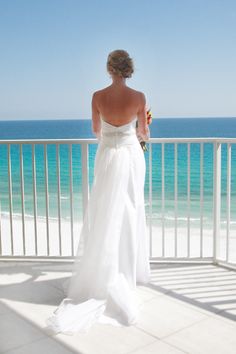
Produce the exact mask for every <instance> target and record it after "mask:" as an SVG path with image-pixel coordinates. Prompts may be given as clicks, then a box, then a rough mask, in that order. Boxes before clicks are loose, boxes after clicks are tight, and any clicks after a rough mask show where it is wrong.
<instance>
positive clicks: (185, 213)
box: [0, 138, 236, 267]
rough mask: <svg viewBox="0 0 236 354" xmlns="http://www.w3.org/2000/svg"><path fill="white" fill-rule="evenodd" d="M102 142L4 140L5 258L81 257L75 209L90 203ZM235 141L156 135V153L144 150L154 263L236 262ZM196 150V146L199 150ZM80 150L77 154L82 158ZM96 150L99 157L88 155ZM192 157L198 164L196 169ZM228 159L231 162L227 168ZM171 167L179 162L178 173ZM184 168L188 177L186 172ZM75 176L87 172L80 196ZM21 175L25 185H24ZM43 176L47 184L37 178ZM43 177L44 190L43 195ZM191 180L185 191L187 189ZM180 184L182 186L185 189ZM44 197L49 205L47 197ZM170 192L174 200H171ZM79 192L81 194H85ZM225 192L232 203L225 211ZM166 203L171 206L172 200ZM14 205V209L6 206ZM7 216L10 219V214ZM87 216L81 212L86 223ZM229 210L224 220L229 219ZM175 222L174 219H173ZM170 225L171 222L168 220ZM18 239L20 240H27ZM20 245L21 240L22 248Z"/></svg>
mask: <svg viewBox="0 0 236 354" xmlns="http://www.w3.org/2000/svg"><path fill="white" fill-rule="evenodd" d="M97 143H98V141H97V139H62V140H58V139H51V140H40V139H39V140H35V139H34V140H2V141H0V206H1V204H2V211H0V255H1V258H2V259H9V258H19V257H22V258H23V259H25V258H26V257H27V258H28V257H38V258H41V257H46V258H49V257H50V258H55V257H56V258H60V259H62V258H65V259H70V258H73V257H74V255H75V250H76V247H77V245H76V235H77V236H78V233H79V231H78V230H77V232H75V223H76V222H75V218H74V213H75V210H77V211H78V208H77V209H76V206H78V205H79V206H80V207H81V210H82V211H83V213H84V211H85V208H86V204H87V201H88V198H89V191H90V185H91V182H92V179H93V164H92V165H91V161H92V160H93V157H94V154H95V151H96V147H95V146H94V144H97ZM235 144H236V138H235V139H233V138H230V139H229V138H151V139H150V141H149V143H148V149H149V151H148V152H147V153H145V157H146V165H147V171H146V172H147V173H146V183H145V193H146V194H145V199H146V201H147V211H146V216H147V222H148V228H149V237H150V260H151V261H152V260H153V261H154V260H165V261H166V260H170V261H173V260H174V261H176V260H180V261H188V260H190V261H193V260H196V261H206V260H207V261H209V262H213V263H215V264H216V263H222V264H225V265H227V266H232V267H234V266H236V231H235V230H233V225H234V224H235V223H236V220H234V219H233V218H232V216H231V214H233V212H234V210H235V207H236V201H235V200H233V196H234V195H235V192H234V190H233V188H232V186H233V187H234V183H235V182H236V181H235V179H236V178H235V174H234V169H233V168H232V166H233V163H235V160H234V156H233V154H232V151H233V150H232V148H235ZM36 147H37V149H39V147H40V149H41V150H40V151H39V150H37V151H38V152H36ZM52 147H54V148H55V151H54V155H53V154H50V159H49V153H48V150H49V149H51V148H52ZM90 147H93V151H92V152H90ZM170 147H171V148H170ZM191 147H194V148H193V152H192V153H191ZM222 147H223V148H224V149H223V148H222ZM63 148H64V150H63ZM73 148H74V153H73ZM75 148H76V149H77V153H78V155H77V157H76V151H75ZM183 148H185V149H186V155H185V154H184V153H183ZM204 148H205V154H204ZM181 149H182V150H181ZM24 150H25V151H24ZM223 150H224V151H223ZM181 151H182V152H181ZM91 153H92V159H89V157H90V154H91ZM40 154H41V155H40ZM211 154H212V155H211ZM211 157H212V159H211ZM235 157H236V156H235ZM65 159H67V165H66V166H67V168H66V169H65V166H63V167H62V163H63V161H64V160H65ZM76 160H77V162H76ZM37 161H38V165H37ZM166 161H168V163H167V162H166ZM191 161H194V163H195V165H194V166H193V170H192V171H191ZM222 161H223V163H225V162H226V163H227V165H226V167H224V166H222ZM49 162H50V164H49ZM204 162H205V164H206V165H205V166H204ZM184 163H186V173H185V174H184V175H183V170H184V169H183V164H184ZM17 164H19V168H17V167H16V165H17ZM170 166H172V167H173V168H172V170H171V169H170ZM179 166H181V169H180V170H181V171H179V170H178V167H179ZM196 166H197V167H196ZM51 169H55V173H54V175H53V174H52V173H51ZM1 171H2V172H1ZM12 171H14V173H12ZM158 171H160V172H158ZM180 172H181V173H182V176H181V175H180V176H179V173H180ZM191 172H192V174H191ZM76 176H77V177H78V176H80V182H79V183H77V185H76V186H77V189H78V193H77V192H76V191H75V182H74V180H75V178H76ZM196 176H198V177H196ZM211 176H212V182H213V184H212V190H211V193H209V190H210V189H208V193H205V191H204V187H205V186H204V181H205V183H207V184H209V186H211ZM49 177H50V178H51V185H54V186H55V185H56V190H55V189H54V191H53V193H52V195H53V198H56V204H57V215H54V217H53V218H52V217H51V215H50V208H49V206H50V205H49V204H50V198H51V197H50V195H51V194H50V188H51V187H50V181H49ZM55 178H56V183H55ZM191 178H193V180H194V181H197V183H195V184H193V189H194V198H195V206H196V205H198V204H197V202H196V197H199V212H196V210H195V215H194V218H192V217H191V196H192V194H191V182H192V181H191ZM197 178H198V179H197ZM66 179H67V180H68V181H67V182H68V183H67V184H66V183H65V180H66ZM171 179H172V181H173V183H172V186H173V190H172V192H173V194H171V192H170V191H169V190H168V188H167V186H168V185H171ZM17 180H18V182H19V183H18V185H19V190H17V183H16V181H17ZM39 180H40V181H41V184H40V183H38V181H39ZM29 181H31V182H29ZM42 182H43V184H44V190H43V191H42V190H41V192H40V191H39V189H40V188H42ZM180 182H181V183H180ZM185 182H186V186H185V187H186V194H185V193H183V188H184V185H185ZM224 184H225V186H226V187H225V190H224V188H222V185H224ZM65 185H67V187H68V188H69V191H68V193H67V194H68V198H69V199H68V201H69V208H68V210H69V215H67V217H66V223H67V229H65V228H64V226H63V225H64V224H63V223H64V221H63V220H64V217H63V215H62V214H63V213H62V200H63V198H66V197H63V195H62V191H61V189H62V186H63V188H65ZM179 185H180V187H181V189H182V190H181V191H180V192H179V189H178V188H179ZM40 186H41V187H40ZM196 186H197V187H196ZM209 186H208V187H209ZM13 187H14V188H13ZM198 187H199V188H198ZM209 188H210V187H209ZM26 189H27V191H26ZM15 191H16V192H15ZM198 192H199V193H198ZM43 194H44V202H43V200H42V195H43ZM205 194H207V196H206V195H205ZM166 195H167V196H168V198H166ZM185 195H186V199H185ZM80 196H82V199H81V198H80ZM171 196H173V198H172V197H171ZM224 197H225V198H226V200H225V208H224V210H223V213H222V210H221V209H222V201H223V202H224ZM181 198H182V199H181ZM222 198H223V199H222ZM76 199H77V201H76ZM29 201H30V202H31V203H29ZM39 201H40V203H41V209H42V203H44V209H45V216H44V218H43V224H44V226H45V231H46V237H45V240H44V241H42V236H41V231H40V230H41V229H40V230H39V219H40V218H41V216H40V215H39V214H40V213H39V212H38V206H39ZM14 203H15V204H16V205H18V207H19V205H20V211H19V210H18V213H17V218H18V222H17V226H16V227H15V228H14V226H13V225H14V220H15V218H16V215H15V213H14V212H13V209H14ZM27 203H28V209H29V207H30V208H31V211H30V212H29V213H28V214H32V216H31V218H30V219H29V217H28V216H27V213H26V210H25V206H26V204H27ZM78 203H80V204H78ZM167 203H168V204H169V205H166V204H167ZM204 203H207V207H208V212H209V210H210V209H211V207H212V217H211V218H210V221H212V224H211V225H210V226H209V225H208V229H207V233H206V232H205V231H206V230H205V229H204V220H205V219H204V217H205V212H204ZM171 205H172V206H173V208H172V210H173V214H171V215H172V216H170V214H169V213H170V210H171V208H170V206H171ZM179 205H180V207H179ZM7 207H8V211H7V210H6V209H7ZM184 207H186V210H184ZM195 209H196V208H195ZM5 215H7V216H8V217H7V218H5ZM83 215H84V214H82V215H81V221H82V216H83ZM181 215H182V216H181ZM224 215H225V220H224V219H222V218H223V216H224ZM19 218H20V219H19ZM170 219H171V220H172V224H171V223H170V222H169V221H168V220H170ZM29 220H31V226H32V225H33V228H31V230H30V231H27V224H28V223H29ZM52 220H53V222H54V223H55V222H56V224H57V233H58V235H57V237H56V236H55V228H54V229H53V232H51V231H50V223H51V221H52ZM183 220H184V221H186V225H185V226H184V227H183V226H182V227H181V228H178V227H179V223H180V222H183ZM196 220H197V221H198V222H199V227H197V228H196V227H195V228H194V229H193V228H192V227H191V222H193V221H194V222H195V221H196ZM3 221H4V223H3ZM208 221H209V220H208ZM19 222H20V223H19ZM168 222H169V224H170V225H169V226H168V225H167V223H168ZM222 222H223V225H225V226H226V228H225V230H223V228H222ZM6 223H8V225H9V230H8V231H9V232H7V231H6V230H7V226H6ZM19 225H20V229H21V230H20V229H19ZM80 225H81V223H80ZM17 227H18V229H17ZM68 227H69V228H68ZM63 228H64V229H63ZM183 230H185V231H186V235H185V236H183ZM27 232H28V233H27ZM20 234H21V236H20ZM19 238H21V242H20V241H19ZM42 242H44V243H45V245H46V247H45V250H42V247H41V246H42V245H41V243H42ZM55 242H57V243H58V245H57V251H55ZM19 243H21V247H19ZM32 245H33V246H32ZM65 249H66V252H65Z"/></svg>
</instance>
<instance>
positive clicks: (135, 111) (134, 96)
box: [92, 85, 147, 134]
mask: <svg viewBox="0 0 236 354" xmlns="http://www.w3.org/2000/svg"><path fill="white" fill-rule="evenodd" d="M136 116H137V118H138V122H139V131H140V133H141V134H146V133H147V125H146V99H145V95H144V94H143V93H142V92H140V91H136V90H134V89H132V88H130V87H128V86H126V85H120V86H119V85H116V86H113V85H111V86H108V87H106V88H104V89H102V90H99V91H96V92H95V93H94V94H93V98H92V119H93V132H94V133H95V134H97V133H98V132H99V130H100V127H101V124H100V119H103V120H105V121H106V122H108V123H109V124H112V125H114V126H117V127H118V126H121V125H124V124H127V123H129V122H131V121H132V120H133V119H134V118H135V117H136Z"/></svg>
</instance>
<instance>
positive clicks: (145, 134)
mask: <svg viewBox="0 0 236 354" xmlns="http://www.w3.org/2000/svg"><path fill="white" fill-rule="evenodd" d="M139 94H140V97H139V108H138V112H137V118H138V135H139V136H141V137H142V139H143V141H148V140H149V138H150V131H149V127H148V124H147V107H146V97H145V95H144V93H143V92H140V93H139Z"/></svg>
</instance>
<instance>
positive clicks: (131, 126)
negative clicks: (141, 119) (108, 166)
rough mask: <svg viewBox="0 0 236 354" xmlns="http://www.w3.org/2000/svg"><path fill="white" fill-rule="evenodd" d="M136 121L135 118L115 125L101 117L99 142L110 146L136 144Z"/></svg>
mask: <svg viewBox="0 0 236 354" xmlns="http://www.w3.org/2000/svg"><path fill="white" fill-rule="evenodd" d="M136 121H137V118H135V119H133V120H132V121H131V122H129V123H126V124H122V125H120V126H115V125H112V124H110V123H108V122H106V121H105V120H104V119H103V118H101V142H102V143H104V144H105V145H108V146H111V147H114V146H115V147H118V146H121V145H130V144H137V142H138V138H137V135H136Z"/></svg>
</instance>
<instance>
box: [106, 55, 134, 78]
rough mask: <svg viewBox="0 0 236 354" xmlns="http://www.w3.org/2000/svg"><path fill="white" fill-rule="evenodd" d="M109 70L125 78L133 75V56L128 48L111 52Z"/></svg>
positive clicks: (108, 61) (108, 62)
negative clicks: (131, 56)
mask: <svg viewBox="0 0 236 354" xmlns="http://www.w3.org/2000/svg"><path fill="white" fill-rule="evenodd" d="M107 71H108V72H109V74H115V75H118V76H121V77H124V78H128V77H131V76H132V74H133V72H134V64H133V60H132V58H130V56H129V54H128V53H127V52H126V50H123V49H117V50H113V51H112V52H111V53H109V55H108V58H107Z"/></svg>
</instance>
